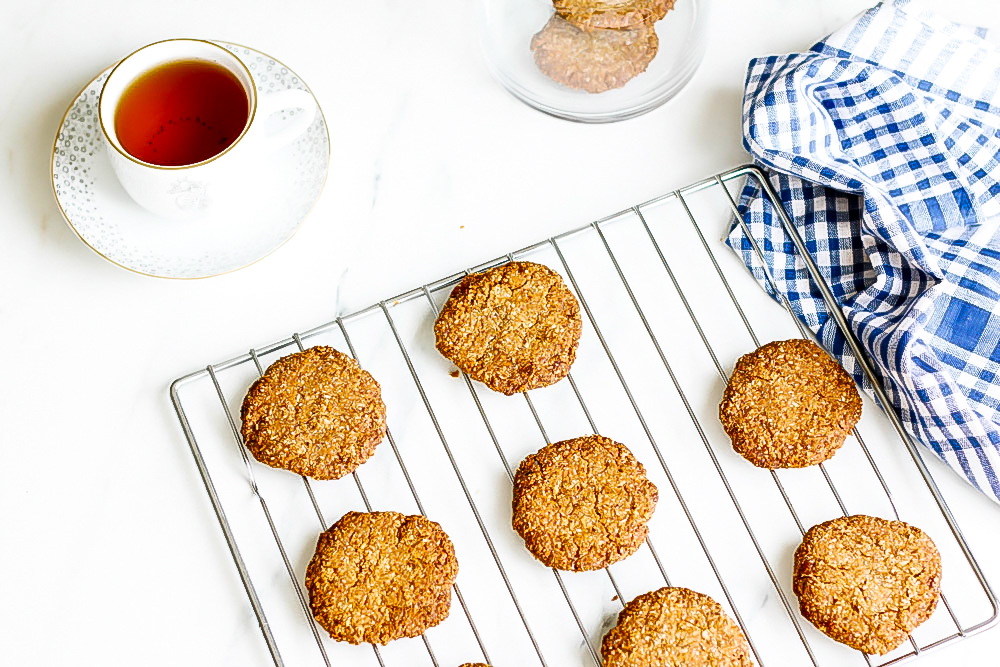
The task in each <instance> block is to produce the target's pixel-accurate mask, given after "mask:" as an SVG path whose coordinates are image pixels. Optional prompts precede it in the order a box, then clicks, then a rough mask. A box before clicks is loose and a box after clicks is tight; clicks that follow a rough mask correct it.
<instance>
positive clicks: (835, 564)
mask: <svg viewBox="0 0 1000 667" xmlns="http://www.w3.org/2000/svg"><path fill="white" fill-rule="evenodd" d="M794 567H795V569H794V574H793V580H792V583H793V589H794V591H795V594H796V595H797V596H798V598H799V609H800V610H801V611H802V615H803V616H805V617H806V618H807V619H808V620H809V622H810V623H812V624H813V625H815V626H816V627H817V628H819V630H820V631H821V632H823V634H825V635H827V636H828V637H830V638H831V639H834V640H836V641H838V642H840V643H841V644H846V645H847V646H850V647H851V648H855V649H857V650H859V651H864V652H865V653H870V654H873V655H885V654H886V653H888V652H890V651H892V650H893V649H895V648H896V647H898V646H899V645H901V644H902V643H903V642H905V641H906V638H907V636H908V635H909V634H910V633H911V632H912V631H913V630H914V629H915V628H916V627H917V626H918V625H920V624H921V623H923V622H924V621H926V620H927V619H928V618H930V616H931V614H932V613H933V612H934V609H935V607H937V601H938V596H939V595H940V592H941V555H940V554H939V553H938V550H937V547H936V546H935V545H934V542H932V541H931V538H929V537H928V536H927V534H926V533H924V532H923V531H922V530H920V529H919V528H916V527H914V526H911V525H909V524H906V523H903V522H902V521H887V520H885V519H879V518H877V517H870V516H863V515H857V516H848V517H843V518H840V519H834V520H832V521H827V522H826V523H821V524H819V525H818V526H813V527H812V528H810V529H809V531H808V532H806V534H805V537H804V538H803V539H802V544H801V545H800V546H799V548H798V549H796V551H795V566H794Z"/></svg>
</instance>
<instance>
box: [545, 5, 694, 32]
mask: <svg viewBox="0 0 1000 667" xmlns="http://www.w3.org/2000/svg"><path fill="white" fill-rule="evenodd" d="M552 6H553V7H555V8H556V12H557V13H558V14H559V16H561V17H562V18H564V19H566V20H567V21H569V22H570V23H572V24H573V25H575V26H577V27H578V28H582V29H583V30H595V29H608V28H615V29H618V28H634V27H635V26H638V25H642V24H652V23H654V22H655V21H659V20H660V19H662V18H663V17H664V16H665V15H666V13H667V12H669V11H670V10H671V9H673V8H674V0H552Z"/></svg>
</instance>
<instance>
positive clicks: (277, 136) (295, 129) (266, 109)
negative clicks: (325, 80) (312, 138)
mask: <svg viewBox="0 0 1000 667" xmlns="http://www.w3.org/2000/svg"><path fill="white" fill-rule="evenodd" d="M291 109H298V110H299V113H297V114H295V116H294V117H292V118H290V119H288V120H287V121H286V122H285V123H283V124H282V126H281V128H280V129H278V130H277V131H274V132H270V133H269V132H268V131H267V129H266V125H267V123H266V121H267V119H268V118H270V117H271V116H273V115H274V114H276V113H278V112H279V111H288V110H291ZM316 111H317V106H316V99H315V98H314V97H313V96H312V94H311V93H309V92H307V91H305V90H300V89H292V90H279V91H277V92H274V93H266V94H263V95H260V96H258V97H257V112H256V119H255V124H259V125H258V128H257V131H256V132H251V133H250V134H249V135H248V137H247V138H250V139H251V143H254V144H256V145H257V146H258V147H259V148H260V149H261V150H263V151H264V152H265V153H272V152H274V151H276V150H278V149H279V148H282V147H284V146H287V145H288V144H290V143H291V142H293V141H295V140H296V139H298V138H299V136H301V135H302V133H303V132H305V131H306V130H307V129H308V128H309V126H310V125H312V122H313V120H314V119H315V118H316Z"/></svg>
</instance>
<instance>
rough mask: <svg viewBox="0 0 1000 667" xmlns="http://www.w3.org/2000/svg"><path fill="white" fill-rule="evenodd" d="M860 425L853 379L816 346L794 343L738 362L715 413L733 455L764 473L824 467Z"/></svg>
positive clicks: (777, 345)
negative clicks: (771, 470)
mask: <svg viewBox="0 0 1000 667" xmlns="http://www.w3.org/2000/svg"><path fill="white" fill-rule="evenodd" d="M860 418H861V396H860V394H858V389H857V387H856V386H855V385H854V381H853V380H852V379H851V377H850V376H849V375H848V374H847V372H846V371H845V370H844V369H843V368H841V366H840V364H838V363H837V362H836V361H835V360H834V359H833V358H832V357H830V355H829V354H827V353H826V351H825V350H823V348H821V347H820V346H819V345H817V344H816V343H814V342H812V341H810V340H804V339H798V338H797V339H793V340H783V341H775V342H773V343H768V344H767V345H764V346H762V347H760V348H758V349H757V350H755V351H753V352H751V353H749V354H746V355H743V356H742V357H740V359H739V361H737V362H736V368H735V369H734V370H733V374H732V376H730V378H729V383H728V384H727V385H726V391H725V393H724V394H723V397H722V403H721V404H720V405H719V419H720V420H721V421H722V426H723V428H724V429H725V431H726V433H727V434H728V435H729V437H730V438H731V439H732V441H733V448H734V449H735V450H736V451H737V452H738V453H739V454H740V455H742V456H743V457H744V458H745V459H747V460H748V461H750V463H753V464H754V465H755V466H758V467H761V468H770V469H775V468H804V467H807V466H812V465H816V464H818V463H822V462H823V461H826V460H827V459H829V458H830V457H832V456H833V455H834V454H835V453H836V452H837V450H838V449H840V447H841V446H842V445H843V444H844V440H845V439H846V438H847V434H848V433H850V432H851V429H852V428H854V426H855V424H857V423H858V420H859V419H860Z"/></svg>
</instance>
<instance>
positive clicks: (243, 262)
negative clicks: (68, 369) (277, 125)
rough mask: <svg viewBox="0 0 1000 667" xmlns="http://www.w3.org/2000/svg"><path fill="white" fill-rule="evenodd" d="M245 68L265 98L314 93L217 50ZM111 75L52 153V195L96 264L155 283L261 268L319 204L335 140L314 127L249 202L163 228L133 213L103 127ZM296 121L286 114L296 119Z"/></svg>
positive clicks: (264, 61)
mask: <svg viewBox="0 0 1000 667" xmlns="http://www.w3.org/2000/svg"><path fill="white" fill-rule="evenodd" d="M216 43H217V44H219V45H220V46H223V47H225V48H226V49H229V50H230V51H232V52H233V53H235V54H236V55H237V56H238V57H239V58H240V59H241V60H243V61H244V62H245V63H246V64H247V67H249V69H250V73H251V75H252V77H253V80H254V83H255V84H256V85H257V90H258V91H259V92H260V93H261V94H266V93H268V92H272V91H278V90H284V89H288V88H298V89H301V90H305V91H309V88H308V86H306V84H305V83H304V82H303V81H302V80H301V79H300V78H299V77H298V76H296V74H295V72H293V71H291V70H290V69H288V68H287V67H285V66H284V65H283V64H282V63H281V62H279V61H277V60H275V59H274V58H271V57H270V56H268V55H265V54H263V53H261V52H259V51H255V50H254V49H250V48H247V47H245V46H239V45H236V44H230V43H228V42H216ZM113 67H114V66H111V67H108V68H107V69H106V70H104V71H103V72H102V73H101V74H100V75H99V76H97V77H96V78H95V79H94V80H93V81H91V82H90V83H88V84H87V86H86V87H85V88H84V89H83V90H82V91H81V92H80V94H79V95H78V96H77V97H76V99H75V100H74V101H73V103H72V104H71V105H70V108H69V109H68V110H67V111H66V115H65V116H64V117H63V120H62V123H61V124H60V126H59V132H58V134H57V135H56V140H55V145H54V146H53V150H52V189H53V191H54V192H55V196H56V202H57V204H58V205H59V210H60V211H61V212H62V215H63V217H64V218H65V219H66V222H67V223H68V224H69V226H70V227H71V228H72V229H73V231H74V232H76V234H77V236H79V237H80V240H82V241H83V242H84V243H85V244H87V246H88V247H89V248H90V249H91V250H93V251H94V252H96V253H97V254H98V255H100V256H101V257H103V258H104V259H106V260H108V261H109V262H111V263H113V264H117V265H118V266H121V267H122V268H125V269H128V270H130V271H134V272H136V273H142V274H145V275H148V276H155V277H158V278H207V277H209V276H216V275H219V274H221V273H228V272H230V271H235V270H236V269H240V268H243V267H245V266H247V265H249V264H252V263H254V262H256V261H257V260H259V259H261V258H262V257H264V256H265V255H267V254H269V253H271V252H273V251H274V250H275V249H277V248H278V247H279V246H280V245H281V244H283V243H284V242H285V241H287V240H288V239H289V238H291V237H292V235H293V234H294V233H295V231H296V230H297V229H298V227H299V225H300V224H302V221H303V220H305V218H306V216H307V215H308V214H309V212H310V211H311V210H312V208H313V205H314V204H315V203H316V201H317V200H318V199H319V196H320V193H321V192H322V191H323V185H324V183H325V182H326V174H327V169H328V167H329V164H330V135H329V133H328V131H327V127H326V120H325V119H324V118H323V112H322V110H321V109H319V105H318V104H317V113H316V120H315V121H313V123H312V125H310V126H309V128H308V129H307V130H306V131H305V132H304V133H303V134H302V136H301V137H299V138H298V139H297V140H296V141H293V142H291V143H290V144H288V145H287V146H284V147H282V148H280V149H278V150H277V151H275V152H274V153H272V154H270V155H268V156H267V159H266V160H262V161H261V163H262V164H261V166H260V167H259V169H258V170H257V171H256V172H255V174H254V180H255V181H256V184H255V185H254V187H253V188H251V192H252V194H251V195H250V196H248V197H246V199H245V200H244V201H241V202H236V203H234V205H233V206H232V207H231V208H227V210H226V211H225V213H223V214H217V215H213V216H210V217H208V218H203V219H199V220H169V219H166V218H161V217H159V216H157V215H155V214H153V213H150V212H149V211H147V210H146V209H144V208H142V207H141V206H139V205H138V204H137V203H135V202H134V201H133V200H132V198H131V197H129V195H128V194H127V193H126V192H125V190H124V189H123V188H122V186H121V185H120V184H119V182H118V179H117V178H116V177H115V174H114V172H113V171H112V169H111V161H110V159H109V158H108V155H107V152H106V151H107V148H106V146H105V139H104V137H103V135H102V133H101V128H100V124H99V123H98V120H97V102H98V99H99V97H100V95H101V88H102V87H103V85H104V81H105V79H107V77H108V74H110V72H111V70H112V69H113ZM294 113H296V112H295V111H292V112H288V113H287V114H286V116H291V115H292V114H294Z"/></svg>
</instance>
